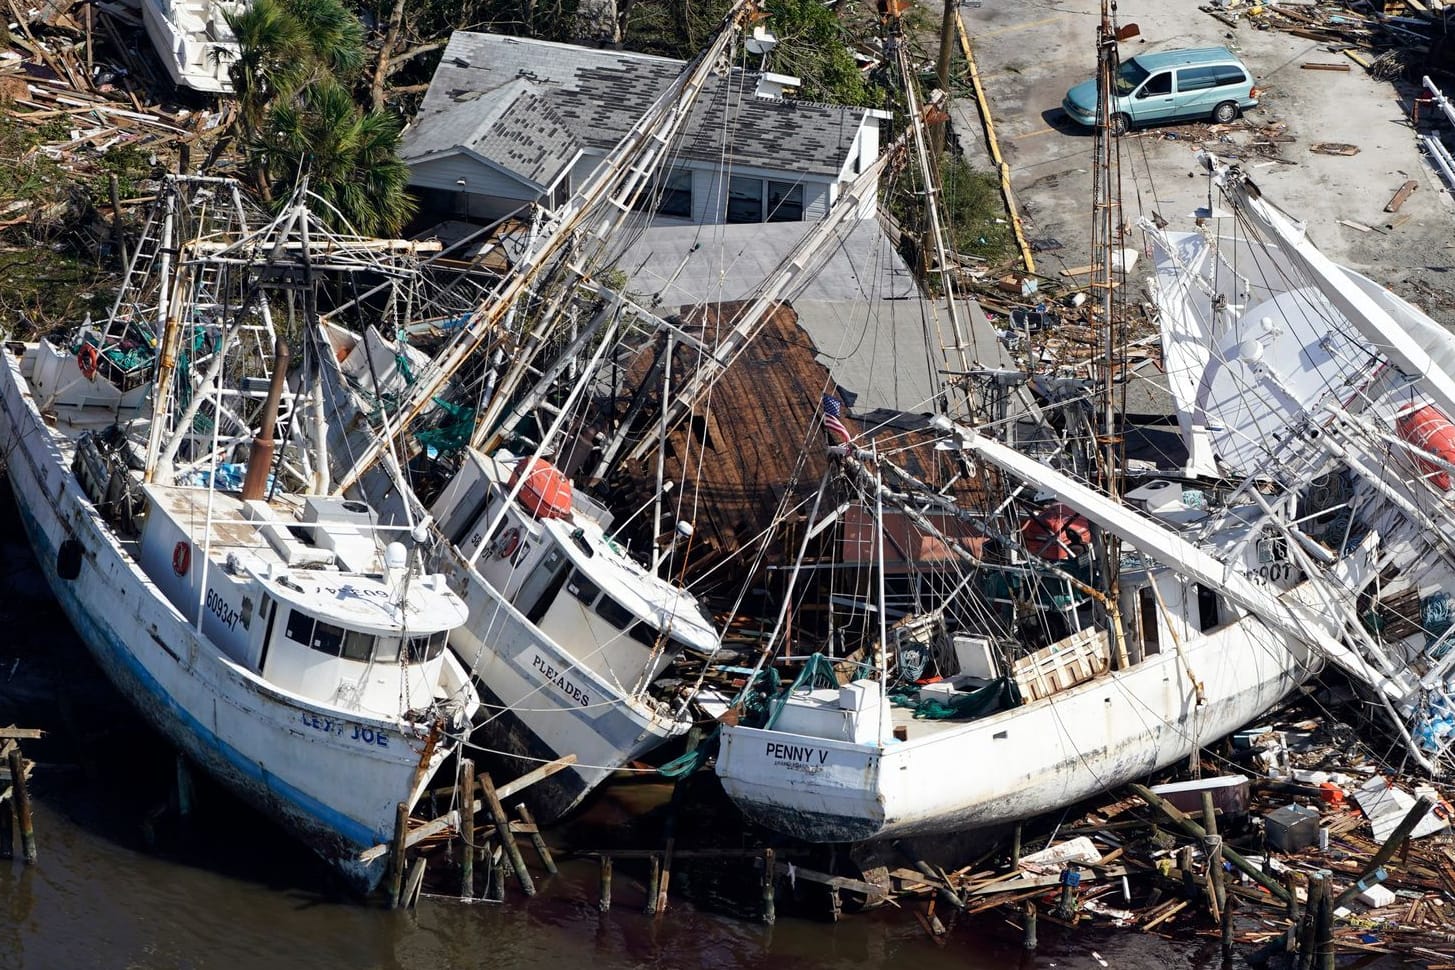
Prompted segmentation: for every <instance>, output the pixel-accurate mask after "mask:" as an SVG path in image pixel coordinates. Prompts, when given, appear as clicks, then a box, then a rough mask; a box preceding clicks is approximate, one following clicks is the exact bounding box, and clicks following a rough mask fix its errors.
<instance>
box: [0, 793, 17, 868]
mask: <svg viewBox="0 0 1455 970" xmlns="http://www.w3.org/2000/svg"><path fill="white" fill-rule="evenodd" d="M14 858H15V812H14V810H13V809H12V808H11V807H10V799H8V798H0V859H14Z"/></svg>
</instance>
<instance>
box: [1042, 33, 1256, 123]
mask: <svg viewBox="0 0 1455 970" xmlns="http://www.w3.org/2000/svg"><path fill="white" fill-rule="evenodd" d="M1257 104H1258V89H1257V88H1255V87H1254V86H1253V75H1252V73H1251V72H1250V71H1249V70H1248V68H1247V67H1246V66H1245V65H1244V64H1243V62H1242V61H1240V60H1238V59H1237V58H1236V57H1234V56H1233V54H1232V52H1231V51H1229V50H1228V49H1227V48H1226V47H1200V48H1197V49H1194V50H1176V51H1161V52H1159V53H1155V54H1138V55H1137V56H1136V57H1132V58H1129V59H1128V60H1125V61H1123V62H1122V65H1121V69H1120V70H1119V71H1118V72H1117V77H1116V92H1115V100H1114V101H1113V102H1112V105H1111V130H1112V133H1113V134H1116V135H1120V134H1122V133H1123V132H1125V131H1126V130H1127V129H1128V128H1130V127H1132V126H1133V125H1159V124H1166V123H1168V122H1172V121H1188V120H1193V119H1202V118H1211V119H1212V120H1213V121H1217V122H1222V123H1224V124H1226V123H1227V122H1229V121H1232V120H1233V119H1234V118H1236V117H1238V113H1239V112H1240V111H1245V110H1247V109H1248V108H1253V107H1256V106H1257ZM1061 107H1062V108H1063V109H1064V110H1065V111H1066V114H1067V115H1069V116H1070V117H1071V120H1073V121H1075V122H1077V123H1078V124H1082V125H1086V126H1087V127H1095V126H1096V80H1095V79H1092V80H1090V81H1083V82H1081V83H1080V84H1078V85H1076V87H1074V88H1072V89H1071V90H1070V91H1067V92H1066V97H1065V99H1063V100H1062V102H1061Z"/></svg>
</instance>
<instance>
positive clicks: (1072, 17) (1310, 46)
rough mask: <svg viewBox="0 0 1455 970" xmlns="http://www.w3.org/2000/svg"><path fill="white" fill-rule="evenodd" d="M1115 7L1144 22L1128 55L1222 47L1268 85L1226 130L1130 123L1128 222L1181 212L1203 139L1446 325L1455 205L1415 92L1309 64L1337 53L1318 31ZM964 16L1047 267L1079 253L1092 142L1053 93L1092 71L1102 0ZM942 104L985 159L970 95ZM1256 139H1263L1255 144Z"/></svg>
mask: <svg viewBox="0 0 1455 970" xmlns="http://www.w3.org/2000/svg"><path fill="white" fill-rule="evenodd" d="M1119 8H1120V9H1119V12H1118V14H1119V23H1120V24H1122V25H1126V24H1130V23H1135V24H1137V25H1138V26H1139V27H1140V28H1141V36H1140V37H1138V38H1136V39H1133V40H1129V41H1126V42H1124V43H1123V44H1122V45H1121V55H1122V58H1123V59H1126V58H1128V57H1131V56H1134V55H1135V54H1136V53H1138V52H1139V51H1144V50H1145V51H1152V50H1167V49H1172V48H1178V47H1206V46H1219V45H1221V46H1227V47H1229V48H1230V49H1231V50H1232V51H1233V52H1234V53H1235V54H1237V55H1238V56H1239V57H1240V58H1241V59H1242V60H1243V62H1244V63H1245V64H1247V65H1248V67H1249V69H1250V70H1251V71H1252V73H1253V75H1254V77H1255V79H1256V84H1257V86H1258V87H1259V89H1260V90H1263V91H1265V92H1266V93H1265V94H1264V95H1263V97H1262V99H1261V104H1260V106H1259V107H1258V108H1255V109H1253V110H1251V111H1249V112H1248V113H1247V115H1246V117H1245V118H1244V119H1242V122H1245V123H1235V124H1234V126H1232V128H1231V130H1227V131H1222V132H1214V133H1209V131H1208V126H1207V125H1206V124H1203V125H1186V126H1178V127H1172V128H1152V129H1139V130H1136V131H1134V132H1133V133H1132V134H1129V135H1127V136H1125V137H1123V138H1122V139H1120V148H1121V167H1122V200H1123V211H1124V219H1125V221H1126V222H1128V223H1132V224H1134V223H1135V222H1136V220H1137V218H1138V217H1139V216H1141V215H1144V214H1150V213H1151V212H1154V211H1155V212H1157V213H1158V214H1160V215H1161V216H1162V217H1163V218H1165V219H1167V220H1168V221H1169V222H1170V223H1171V224H1172V226H1173V227H1174V228H1181V227H1182V226H1185V225H1187V224H1188V223H1189V222H1190V220H1189V219H1188V216H1189V215H1190V213H1191V212H1192V211H1193V210H1194V209H1195V208H1197V207H1198V206H1200V205H1206V204H1207V199H1208V188H1209V187H1208V182H1207V179H1206V177H1205V176H1203V175H1202V174H1201V171H1200V169H1198V168H1197V166H1196V165H1195V164H1194V158H1193V154H1194V152H1195V151H1196V150H1197V149H1198V148H1199V147H1203V146H1206V147H1208V148H1209V149H1211V150H1214V151H1217V150H1222V151H1225V152H1229V153H1235V154H1241V155H1244V156H1245V158H1244V165H1245V167H1247V168H1249V169H1250V170H1251V172H1252V173H1253V178H1254V179H1255V181H1257V182H1258V183H1259V185H1260V186H1261V187H1262V188H1263V189H1264V191H1265V192H1266V193H1267V194H1268V196H1269V198H1271V199H1272V200H1273V201H1274V202H1276V203H1277V204H1278V205H1280V206H1281V207H1282V208H1283V209H1285V210H1286V211H1288V212H1289V213H1290V214H1292V215H1293V216H1294V217H1296V218H1299V219H1302V220H1304V221H1305V222H1306V223H1307V225H1308V227H1309V235H1310V238H1312V239H1313V240H1314V242H1315V243H1316V244H1317V245H1318V246H1319V247H1320V248H1321V249H1322V250H1323V251H1324V252H1325V253H1326V254H1328V255H1329V256H1331V257H1332V258H1334V259H1335V260H1338V261H1339V262H1342V263H1344V264H1346V265H1348V266H1350V267H1352V268H1354V269H1357V270H1360V271H1362V272H1365V273H1367V274H1368V275H1370V276H1371V277H1372V278H1374V279H1376V280H1378V281H1380V282H1382V283H1384V284H1385V285H1387V286H1389V287H1391V288H1392V289H1394V290H1395V291H1396V292H1398V293H1400V294H1401V295H1402V296H1404V297H1406V298H1407V299H1410V300H1412V301H1413V302H1416V303H1419V304H1420V305H1422V306H1424V307H1425V308H1426V310H1427V311H1429V312H1431V313H1432V315H1434V316H1436V317H1437V318H1439V319H1443V320H1444V321H1445V322H1446V323H1447V324H1450V325H1452V326H1455V269H1452V264H1455V248H1452V247H1455V204H1452V202H1451V198H1450V194H1449V192H1448V191H1447V189H1446V186H1445V185H1444V183H1443V180H1442V179H1441V177H1440V176H1439V174H1438V172H1437V171H1435V170H1434V169H1433V168H1432V167H1431V166H1430V165H1429V164H1427V163H1426V162H1425V161H1424V159H1423V158H1422V157H1421V153H1420V149H1419V145H1418V142H1417V140H1416V136H1415V130H1414V128H1413V126H1412V125H1411V123H1410V120H1409V113H1408V110H1407V107H1406V106H1407V104H1408V103H1409V102H1408V99H1409V98H1410V97H1411V96H1412V94H1413V89H1411V88H1408V87H1401V86H1399V85H1395V84H1391V83H1389V82H1383V81H1377V80H1375V79H1373V78H1372V77H1370V76H1369V75H1368V74H1366V73H1365V71H1364V70H1363V69H1362V68H1361V67H1359V66H1358V65H1355V64H1353V63H1352V62H1349V63H1350V66H1351V68H1352V70H1351V71H1349V72H1348V73H1343V72H1338V71H1316V70H1305V69H1303V68H1301V67H1300V65H1301V64H1303V63H1305V62H1320V63H1333V62H1343V61H1347V58H1346V57H1345V56H1344V55H1343V54H1342V53H1337V52H1331V51H1330V50H1329V49H1328V48H1326V47H1325V46H1324V45H1322V44H1320V43H1317V42H1315V41H1310V40H1306V39H1303V38H1299V37H1295V36H1293V35H1291V34H1286V33H1283V32H1280V31H1277V30H1257V29H1255V28H1254V27H1253V26H1252V25H1251V24H1248V23H1247V22H1241V23H1240V25H1239V26H1238V27H1237V28H1236V29H1234V28H1230V27H1228V26H1227V25H1226V24H1224V23H1221V22H1219V21H1218V20H1216V19H1214V18H1213V17H1212V16H1210V15H1209V14H1207V13H1205V12H1202V11H1200V10H1199V9H1198V5H1197V4H1196V3H1194V2H1192V0H1170V2H1169V0H1135V2H1133V0H1122V2H1121V3H1120V4H1119ZM961 15H962V18H963V19H964V22H965V26H966V29H967V31H968V32H969V34H970V39H971V43H972V45H973V48H974V53H975V59H976V63H977V65H978V67H979V71H980V76H981V81H982V83H983V85H984V87H985V90H986V97H987V100H988V101H989V103H990V106H991V114H992V117H993V119H994V123H995V131H996V136H997V139H998V141H999V143H1000V148H1001V152H1002V154H1003V156H1004V158H1005V160H1006V162H1007V163H1008V164H1009V166H1010V169H1011V180H1012V185H1013V187H1014V189H1015V192H1016V198H1017V201H1018V204H1019V205H1020V207H1021V209H1022V212H1023V216H1024V218H1025V222H1026V234H1027V236H1028V237H1030V238H1031V239H1032V240H1033V241H1036V242H1038V243H1049V242H1050V241H1052V240H1054V241H1055V242H1058V243H1060V246H1059V248H1055V249H1050V250H1047V251H1043V252H1041V253H1038V255H1037V261H1038V266H1037V268H1038V269H1039V270H1040V271H1041V272H1043V273H1046V274H1055V273H1056V272H1057V270H1058V269H1060V268H1064V267H1070V266H1078V265H1083V264H1086V263H1089V262H1090V235H1091V225H1092V224H1091V204H1090V199H1091V163H1092V153H1093V148H1094V140H1093V138H1092V133H1091V131H1090V130H1089V129H1083V128H1081V127H1079V126H1077V125H1076V124H1075V123H1074V122H1071V121H1070V120H1069V119H1068V118H1067V117H1066V116H1065V114H1064V112H1062V110H1061V107H1060V105H1061V99H1062V97H1063V96H1064V95H1065V93H1066V90H1067V89H1068V88H1069V87H1071V86H1072V85H1073V84H1076V83H1077V82H1079V81H1083V80H1086V79H1087V78H1089V77H1092V76H1093V75H1094V74H1095V70H1096V28H1097V24H1098V22H1099V20H1100V4H1099V3H1098V2H1097V0H1025V2H1021V3H1005V2H998V0H988V2H985V3H984V4H983V5H982V6H980V7H978V8H970V7H967V8H965V9H963V10H962V11H961ZM953 111H954V122H955V127H956V130H957V131H958V132H959V133H960V137H961V144H962V148H963V150H964V151H965V152H966V154H967V155H968V156H969V157H970V158H971V160H972V161H973V162H975V163H976V164H979V165H984V166H987V167H988V166H989V164H990V163H989V158H988V155H987V154H986V152H985V149H984V145H983V139H982V137H981V126H980V120H979V113H978V110H977V108H976V105H975V102H974V99H973V96H971V95H969V94H968V93H963V94H959V93H957V99H956V101H955V102H954V108H953ZM1278 122H1282V123H1283V124H1284V125H1285V126H1286V127H1285V128H1284V129H1283V132H1282V133H1283V134H1285V135H1289V136H1292V137H1293V139H1294V140H1293V141H1291V142H1287V143H1282V144H1278V145H1276V146H1269V145H1267V144H1266V141H1267V138H1266V134H1265V133H1264V132H1263V131H1262V130H1261V129H1262V128H1264V127H1266V126H1269V125H1273V124H1275V123H1278ZM1442 123H1443V122H1442ZM1260 140H1261V141H1264V142H1265V144H1264V145H1262V146H1259V145H1256V144H1255V142H1258V141H1260ZM1320 142H1338V143H1345V144H1350V145H1355V146H1358V148H1359V152H1358V154H1355V155H1351V156H1338V155H1322V154H1316V153H1314V152H1311V151H1310V146H1312V145H1313V144H1315V143H1320ZM1260 149H1261V151H1260ZM1274 155H1276V156H1277V158H1278V159H1281V160H1275V159H1274V158H1273V157H1272V156H1274ZM1406 180H1414V181H1416V182H1417V183H1418V185H1419V188H1418V189H1417V190H1416V191H1415V193H1414V194H1413V195H1412V196H1411V197H1410V199H1409V200H1408V201H1407V202H1406V203H1405V204H1404V206H1403V208H1402V209H1401V210H1400V215H1408V216H1409V218H1408V219H1407V220H1404V221H1402V222H1401V223H1400V224H1399V225H1398V226H1397V227H1395V228H1392V229H1385V228H1384V227H1386V226H1387V225H1389V224H1390V223H1391V221H1392V220H1393V218H1394V217H1392V216H1390V215H1389V214H1387V213H1385V212H1384V211H1383V210H1384V206H1385V204H1386V203H1388V202H1389V201H1390V198H1391V197H1392V196H1393V195H1394V193H1395V191H1396V190H1397V189H1399V187H1400V186H1401V184H1402V183H1403V182H1405V181H1406ZM1341 220H1343V221H1344V222H1353V223H1358V224H1360V225H1362V226H1365V227H1369V231H1367V232H1366V231H1361V230H1359V229H1356V228H1353V227H1350V226H1348V225H1345V224H1343V222H1341ZM1140 238H1141V237H1140V235H1135V234H1134V235H1133V236H1131V237H1129V245H1133V244H1138V245H1139V244H1140V243H1139V241H1140ZM1134 241H1135V242H1134ZM1134 272H1135V271H1134Z"/></svg>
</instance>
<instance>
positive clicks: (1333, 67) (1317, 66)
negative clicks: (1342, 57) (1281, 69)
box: [1299, 61, 1353, 74]
mask: <svg viewBox="0 0 1455 970" xmlns="http://www.w3.org/2000/svg"><path fill="white" fill-rule="evenodd" d="M1299 67H1301V68H1303V69H1304V70H1305V71H1343V72H1344V73H1345V74H1348V73H1349V72H1350V71H1351V70H1353V68H1351V67H1350V66H1349V65H1348V64H1330V63H1328V62H1327V61H1304V62H1303V63H1302V64H1300V65H1299Z"/></svg>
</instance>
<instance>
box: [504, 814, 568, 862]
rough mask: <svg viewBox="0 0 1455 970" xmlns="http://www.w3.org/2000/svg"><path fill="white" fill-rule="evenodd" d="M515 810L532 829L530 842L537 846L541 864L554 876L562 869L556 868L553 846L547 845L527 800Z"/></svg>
mask: <svg viewBox="0 0 1455 970" xmlns="http://www.w3.org/2000/svg"><path fill="white" fill-rule="evenodd" d="M515 811H516V813H517V814H519V815H520V820H521V821H522V822H524V823H525V824H526V826H527V828H528V829H529V830H530V832H529V834H530V843H531V845H533V846H535V849H536V855H538V856H540V859H541V865H542V866H544V867H545V869H546V873H547V875H551V876H554V875H555V874H556V873H557V872H559V871H560V870H559V869H557V868H556V860H555V858H554V857H553V856H552V855H551V847H550V846H548V845H546V839H545V836H543V835H541V830H540V826H538V825H536V820H535V818H534V817H533V816H532V815H531V813H530V809H529V808H528V807H527V806H526V804H525V802H521V803H520V804H519V805H517V806H515Z"/></svg>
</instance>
